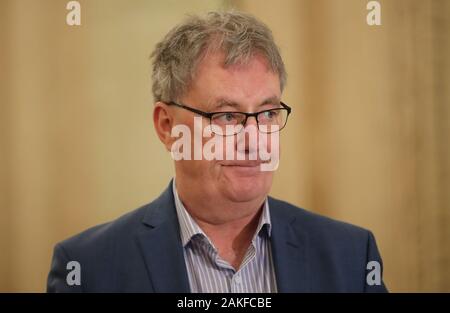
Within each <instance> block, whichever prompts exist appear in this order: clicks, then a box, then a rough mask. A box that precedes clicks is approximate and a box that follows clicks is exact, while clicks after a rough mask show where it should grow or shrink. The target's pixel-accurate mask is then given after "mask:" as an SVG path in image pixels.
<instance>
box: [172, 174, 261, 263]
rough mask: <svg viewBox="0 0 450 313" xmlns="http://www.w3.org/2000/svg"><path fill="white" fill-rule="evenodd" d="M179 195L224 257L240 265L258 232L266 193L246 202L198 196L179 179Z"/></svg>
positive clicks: (177, 186) (177, 185)
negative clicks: (186, 188)
mask: <svg viewBox="0 0 450 313" xmlns="http://www.w3.org/2000/svg"><path fill="white" fill-rule="evenodd" d="M176 188H177V193H178V196H179V197H180V200H181V202H182V203H183V205H184V207H185V208H186V210H187V211H188V212H189V214H190V215H191V216H192V218H193V219H194V220H195V222H196V223H197V224H198V225H199V227H200V228H201V229H202V230H203V232H205V234H206V235H207V236H208V238H209V239H210V240H211V241H212V243H213V244H214V246H215V247H216V249H217V250H218V252H219V255H220V256H221V258H223V259H224V260H225V261H227V262H228V263H230V264H231V265H232V266H233V267H234V268H235V269H237V268H239V265H240V264H241V262H242V260H243V258H244V256H245V253H246V251H247V249H248V247H249V245H250V243H251V241H252V239H253V236H254V235H255V232H256V229H257V227H258V223H259V220H260V217H261V213H262V208H263V204H264V201H265V196H264V197H261V198H260V199H255V200H252V201H246V202H233V201H229V200H227V199H218V198H217V197H214V198H210V197H208V196H207V195H205V194H202V195H201V196H200V195H198V196H197V195H196V194H194V193H193V192H188V190H185V189H184V188H183V184H179V181H176Z"/></svg>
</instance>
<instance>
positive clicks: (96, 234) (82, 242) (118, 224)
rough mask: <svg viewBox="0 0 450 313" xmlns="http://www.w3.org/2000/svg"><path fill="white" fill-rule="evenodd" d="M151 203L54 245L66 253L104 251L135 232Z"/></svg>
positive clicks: (124, 240)
mask: <svg viewBox="0 0 450 313" xmlns="http://www.w3.org/2000/svg"><path fill="white" fill-rule="evenodd" d="M151 204H152V203H148V204H146V205H143V206H141V207H139V208H137V209H135V210H133V211H131V212H128V213H126V214H124V215H122V216H120V217H118V218H116V219H115V220H113V221H110V222H106V223H103V224H99V225H96V226H93V227H90V228H88V229H86V230H84V231H82V232H80V233H78V234H76V235H74V236H72V237H69V238H67V239H65V240H63V241H61V242H59V243H58V244H57V245H56V246H57V247H60V248H61V249H62V250H63V251H64V252H65V253H66V254H68V255H71V254H77V255H78V254H85V253H89V252H90V251H91V252H94V251H99V252H100V251H101V250H103V252H104V250H107V248H108V247H110V246H111V245H112V244H114V245H115V246H117V244H120V243H121V242H126V241H127V240H128V239H130V237H131V236H133V235H134V234H135V233H136V231H137V230H138V229H139V227H141V225H142V220H143V218H144V216H145V214H146V212H148V210H150V209H151Z"/></svg>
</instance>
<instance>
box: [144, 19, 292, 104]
mask: <svg viewBox="0 0 450 313" xmlns="http://www.w3.org/2000/svg"><path fill="white" fill-rule="evenodd" d="M215 51H221V52H224V54H225V61H224V66H225V67H226V66H229V65H233V64H238V63H239V64H246V63H247V62H249V61H250V59H251V58H252V57H253V56H254V55H255V54H261V55H262V56H263V57H264V58H265V59H266V60H267V62H268V64H269V66H270V70H271V71H272V72H274V73H277V74H278V76H279V79H280V89H281V90H283V89H284V86H285V84H286V79H287V74H286V70H285V67H284V63H283V60H282V58H281V55H280V51H279V48H278V46H277V45H276V44H275V42H274V39H273V36H272V32H271V30H270V29H269V28H268V27H267V26H266V25H265V24H264V23H262V22H261V21H259V20H257V19H256V18H255V17H253V16H251V15H248V14H245V13H241V12H235V11H228V12H209V13H208V14H207V15H206V16H205V17H199V16H190V17H189V18H188V19H187V20H185V21H184V22H183V23H181V24H179V25H177V26H175V27H174V28H173V29H172V30H170V31H169V33H168V34H167V35H166V36H165V37H164V38H163V40H162V41H160V42H159V43H158V44H157V45H156V47H155V50H154V51H153V52H152V54H151V58H152V60H153V63H152V65H153V70H152V81H153V85H152V92H153V97H154V99H155V102H156V101H163V102H168V101H175V100H177V99H178V98H179V97H181V96H183V95H184V93H185V92H186V90H187V88H188V87H189V85H190V83H191V82H192V81H193V80H194V79H195V73H196V69H197V65H198V64H199V63H200V61H201V59H202V58H203V57H204V56H205V55H206V54H207V53H208V52H215Z"/></svg>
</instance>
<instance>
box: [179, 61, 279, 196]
mask: <svg viewBox="0 0 450 313" xmlns="http://www.w3.org/2000/svg"><path fill="white" fill-rule="evenodd" d="M223 60H224V56H223V54H221V53H215V54H209V55H207V56H206V57H205V58H204V59H203V60H202V62H201V63H200V64H199V66H198V69H197V73H196V76H195V79H194V81H193V83H192V85H191V86H190V88H189V90H188V92H187V93H186V94H185V95H184V96H183V97H182V98H181V99H180V101H179V102H181V103H182V104H185V105H187V106H191V107H194V108H196V109H199V110H202V111H205V112H217V111H219V112H220V111H240V112H248V113H251V112H259V111H262V110H267V109H272V108H275V107H278V106H279V100H280V97H281V91H280V81H279V77H278V75H277V74H276V73H273V72H272V71H270V69H269V67H268V64H267V61H266V60H265V59H264V58H263V57H262V56H258V55H257V56H255V57H253V59H252V60H251V61H250V62H248V63H247V64H245V65H239V64H237V65H231V66H228V67H224V66H223ZM171 109H172V114H173V117H174V125H176V124H184V125H187V126H188V127H189V128H190V130H191V133H192V134H194V128H195V126H194V117H195V116H196V115H195V114H194V113H192V112H189V111H187V110H183V109H179V108H174V107H171ZM208 124H209V120H208V119H206V118H203V126H202V127H205V126H206V125H208ZM246 125H247V127H253V128H254V127H255V126H256V120H255V119H254V118H253V117H251V118H249V119H248V120H247V124H246ZM254 129H256V128H254ZM256 133H258V132H256ZM259 135H261V134H259ZM241 139H242V138H241ZM246 139H247V140H246V143H247V145H246V147H247V148H248V147H249V146H248V139H249V138H248V136H247V137H246ZM192 140H193V139H192ZM208 140H210V138H203V143H205V142H206V141H208ZM224 141H225V139H224ZM234 142H235V144H234V145H233V149H236V150H237V147H238V145H237V142H238V136H234ZM268 145H269V146H270V140H269V144H268ZM192 148H194V147H193V146H192ZM259 148H262V147H259ZM265 148H266V149H268V148H269V151H270V147H265ZM250 150H251V149H250ZM192 151H193V150H192ZM239 151H240V152H239V153H241V155H242V153H244V154H246V153H247V155H246V157H245V158H246V161H238V160H212V161H209V160H205V159H204V158H203V159H202V160H180V161H176V166H175V168H176V176H177V179H178V178H180V180H182V181H183V182H189V185H191V186H192V187H191V188H200V189H201V190H202V192H203V194H205V195H209V196H212V197H214V196H221V197H224V198H225V199H227V200H230V201H233V202H248V201H252V200H258V199H262V198H264V197H265V196H266V195H267V194H268V192H269V190H270V187H271V185H272V178H273V171H261V166H260V162H259V161H248V160H249V157H248V153H249V152H250V153H251V152H253V153H255V152H256V151H244V152H243V151H242V149H241V150H239ZM235 153H238V152H237V151H235ZM256 154H257V152H256ZM235 155H236V154H235ZM224 159H225V158H224Z"/></svg>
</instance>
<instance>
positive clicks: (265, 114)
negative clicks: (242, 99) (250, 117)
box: [264, 111, 278, 119]
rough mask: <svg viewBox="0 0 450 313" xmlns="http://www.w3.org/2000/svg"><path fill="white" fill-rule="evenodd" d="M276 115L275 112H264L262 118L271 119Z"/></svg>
mask: <svg viewBox="0 0 450 313" xmlns="http://www.w3.org/2000/svg"><path fill="white" fill-rule="evenodd" d="M277 114H278V112H277V111H266V112H264V118H266V119H273V118H275V117H276V116H277Z"/></svg>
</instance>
